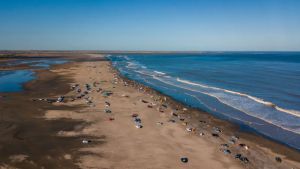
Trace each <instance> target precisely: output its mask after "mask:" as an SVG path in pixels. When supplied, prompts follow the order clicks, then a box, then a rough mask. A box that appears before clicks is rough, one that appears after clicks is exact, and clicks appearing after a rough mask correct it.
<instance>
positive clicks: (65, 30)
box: [0, 0, 300, 51]
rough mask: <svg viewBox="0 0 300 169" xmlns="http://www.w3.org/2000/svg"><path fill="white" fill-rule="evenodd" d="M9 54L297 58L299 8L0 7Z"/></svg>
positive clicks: (146, 0)
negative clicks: (229, 53) (243, 53)
mask: <svg viewBox="0 0 300 169" xmlns="http://www.w3.org/2000/svg"><path fill="white" fill-rule="evenodd" d="M4 49H41V50H42V49H44V50H194V51H207V50H222V51H224V50H298V51H300V0H205V1H204V0H0V50H4Z"/></svg>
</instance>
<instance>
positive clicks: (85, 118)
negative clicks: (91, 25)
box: [0, 58, 300, 168]
mask: <svg viewBox="0 0 300 169" xmlns="http://www.w3.org/2000/svg"><path fill="white" fill-rule="evenodd" d="M96 60H104V59H103V58H102V59H100V58H89V59H82V60H81V61H80V59H78V60H76V61H74V62H72V63H70V62H69V63H66V64H62V65H54V66H51V67H50V69H49V71H51V72H52V73H54V74H57V75H58V76H61V78H62V79H65V80H66V79H67V80H66V81H64V80H63V82H61V84H62V85H63V86H64V90H59V89H60V88H61V86H58V87H57V88H55V89H54V90H59V91H57V92H55V93H50V94H51V95H52V97H53V96H54V95H55V96H57V95H65V96H66V97H67V101H66V102H65V103H63V104H59V103H55V104H53V105H52V104H51V105H50V107H51V108H50V107H44V109H43V110H44V112H45V115H44V116H45V117H44V118H45V120H46V121H51V122H53V123H55V121H57V120H58V121H60V120H67V121H69V120H70V123H71V124H70V125H69V129H66V128H64V127H63V126H61V127H62V128H57V129H55V131H54V133H53V134H55V132H56V133H57V134H58V135H57V136H56V137H58V138H61V137H63V138H65V139H70V137H71V139H70V140H69V141H70V142H69V143H68V144H70V145H69V146H70V147H72V148H71V149H73V150H67V149H68V148H66V150H65V151H64V152H68V153H65V154H62V153H61V152H60V153H59V152H57V153H58V154H59V156H62V155H66V154H67V158H66V159H64V160H62V161H59V163H62V164H65V165H66V164H68V165H71V163H72V164H73V165H75V164H76V166H80V167H82V168H89V167H92V166H93V165H94V164H92V163H93V162H94V163H96V164H98V165H99V164H102V165H104V166H108V168H113V166H115V164H112V163H113V161H114V160H115V157H114V158H113V159H111V157H110V155H109V156H107V154H110V153H111V152H106V150H102V149H105V148H104V147H105V145H106V144H109V145H110V143H109V142H113V143H114V146H116V145H115V142H116V140H115V138H114V136H111V135H110V134H108V133H106V132H105V131H106V130H108V131H110V130H111V128H112V131H111V132H112V133H115V132H116V134H118V132H117V131H115V126H111V125H112V124H108V123H110V122H107V121H106V120H104V119H105V118H107V117H106V115H103V114H102V110H103V107H102V105H98V104H99V101H100V102H103V101H104V100H106V99H104V100H103V99H102V97H101V98H99V99H98V98H96V97H99V96H98V94H97V93H95V94H96V95H92V94H91V95H92V96H91V97H92V98H93V99H95V100H97V101H95V102H97V105H95V106H96V107H95V108H93V107H89V106H86V105H83V103H82V102H81V101H80V100H78V101H75V102H72V101H69V99H70V98H72V97H73V96H74V93H72V91H70V89H69V84H74V83H77V82H76V81H77V80H78V79H79V81H80V79H85V80H83V81H81V83H82V85H83V84H84V82H87V81H89V82H92V81H93V79H95V76H93V75H96V74H97V71H99V72H101V73H99V75H97V76H105V77H99V78H100V79H101V78H105V79H111V80H112V82H113V80H115V79H114V78H116V77H117V78H119V79H118V84H113V83H110V81H108V82H100V83H103V84H101V85H100V86H102V85H104V86H106V88H110V89H111V90H115V91H114V92H116V93H117V94H118V95H120V96H118V97H122V96H121V93H122V92H126V91H127V90H128V91H132V92H133V91H135V92H136V93H130V92H129V95H136V97H137V98H141V99H142V98H147V101H149V100H150V99H151V97H150V95H156V96H159V97H161V99H162V100H164V97H166V100H167V101H166V104H167V108H166V110H165V112H164V113H159V111H157V110H155V108H147V107H145V103H140V101H139V102H138V101H136V100H135V101H133V100H132V101H133V102H134V103H135V104H137V105H138V107H144V108H143V109H145V111H146V110H147V111H151V112H152V113H153V112H157V113H158V115H155V116H159V117H157V118H155V119H159V118H162V119H165V120H168V119H170V118H174V119H175V120H176V122H175V125H178V126H179V128H180V129H181V131H180V130H178V129H177V128H178V127H175V128H176V130H175V131H176V132H179V133H182V132H183V135H180V138H181V137H183V138H184V139H192V140H193V141H195V143H197V140H196V139H199V141H200V143H201V144H200V145H199V146H200V147H201V145H202V144H204V143H205V144H206V143H209V145H210V146H209V147H212V148H213V147H214V148H213V149H216V150H213V149H211V150H210V151H212V152H214V153H213V156H214V157H218V158H222V159H223V158H224V159H226V160H225V161H226V162H224V159H223V160H221V161H222V162H221V163H220V164H223V167H224V166H225V167H224V168H230V167H229V166H232V165H233V166H235V167H233V168H239V167H242V168H244V167H246V168H262V167H264V166H269V167H274V166H275V167H274V168H282V167H285V166H290V165H292V166H294V165H295V166H299V159H300V158H299V157H300V156H299V152H294V150H291V149H290V148H288V147H286V146H284V145H281V144H278V143H275V142H274V141H271V140H267V139H266V138H263V137H261V136H257V135H254V134H251V133H245V132H241V131H239V129H238V126H237V125H235V124H232V123H230V122H228V121H224V120H222V119H217V118H216V117H214V116H212V115H211V114H209V113H206V112H203V111H199V110H196V109H190V108H188V112H189V113H177V115H179V116H182V117H183V118H184V119H185V120H183V121H181V120H179V118H178V117H173V116H172V115H171V114H170V113H171V111H172V109H174V108H177V109H181V110H182V109H183V107H186V106H185V105H183V104H182V103H179V102H178V101H176V100H173V99H172V98H170V97H168V96H165V95H163V94H162V93H159V92H158V91H156V90H154V89H151V88H149V87H147V86H144V85H142V84H139V83H138V82H136V81H132V80H130V79H127V78H126V77H121V76H116V77H114V73H115V74H116V75H117V70H116V69H115V68H113V67H112V66H111V65H110V64H109V62H108V61H96ZM98 64H99V65H102V66H108V67H107V69H106V68H103V67H99V65H98ZM79 68H85V69H89V70H90V71H94V69H95V73H96V74H86V76H89V77H84V76H83V74H82V73H83V72H78V70H80V69H79ZM98 69H99V70H98ZM53 70H54V72H53ZM82 71H84V70H82ZM105 71H106V72H105ZM45 72H46V71H45ZM109 72H110V74H109ZM41 73H43V71H42V72H41ZM37 75H41V74H40V73H37ZM47 78H49V77H47V76H45V77H43V76H38V77H37V79H36V80H33V81H31V82H29V83H27V84H26V85H25V88H26V91H25V93H31V94H30V95H29V96H24V97H25V98H30V97H32V96H35V95H34V94H32V92H33V93H35V91H40V90H47V91H48V90H50V91H51V90H53V89H52V88H51V87H50V86H51V85H47V84H46V83H45V82H46V81H47V80H49V79H47ZM76 79H77V80H76ZM56 80H57V79H56ZM98 80H99V79H98ZM36 81H40V82H41V83H40V84H38V85H37V86H35V85H34V84H35V83H36V84H37V83H38V82H36ZM43 81H44V82H43ZM79 81H78V82H79ZM124 82H126V83H128V86H123V85H124ZM54 84H55V85H57V84H56V83H55V81H54ZM131 84H132V87H133V89H131V87H130V86H131ZM45 85H46V86H48V88H47V87H45ZM52 85H53V83H52ZM55 85H54V86H55ZM38 86H40V88H41V89H38V88H39V87H38ZM113 87H115V88H113ZM140 87H143V88H145V89H147V92H139V91H137V89H138V88H140ZM119 88H120V89H119ZM93 90H94V89H93ZM123 90H124V91H123ZM40 92H41V91H40ZM93 92H94V91H93ZM21 93H23V92H21ZM35 94H38V93H35ZM12 95H14V94H12ZM16 95H18V94H16ZM43 95H44V96H45V97H49V96H48V95H47V94H45V93H44V94H43ZM156 96H154V97H156ZM118 97H117V96H114V94H113V96H112V97H111V96H109V97H108V99H110V100H112V101H111V103H112V104H113V105H114V104H115V102H116V103H117V104H122V102H120V101H118V99H122V101H124V102H125V101H126V102H127V101H128V100H129V101H131V99H134V98H131V97H129V99H126V98H118ZM25 100H26V99H25ZM77 102H79V103H77ZM149 102H152V101H149ZM26 103H27V104H30V102H28V101H27V102H26ZM37 103H39V102H37ZM39 104H40V103H39ZM41 104H42V105H43V104H44V103H41ZM47 104H48V103H47ZM101 104H102V103H101ZM123 104H124V103H123ZM137 105H135V107H136V106H137ZM146 105H147V104H146ZM57 106H58V107H63V108H62V109H61V110H60V109H57ZM123 106H125V107H126V105H123ZM112 107H113V106H112ZM127 107H128V110H127V109H126V110H127V111H129V112H132V109H134V108H133V105H131V106H129V105H128V106H127ZM154 107H155V106H154ZM113 108H114V107H113ZM96 109H97V110H96ZM143 109H141V108H140V109H139V111H144V110H143ZM99 110H100V111H99ZM90 111H92V112H90ZM93 111H95V112H93ZM119 111H121V109H120V108H119V107H118V106H117V107H116V114H115V116H116V119H115V120H114V121H113V122H111V123H115V122H117V121H118V118H120V119H121V118H122V119H128V117H127V116H124V117H123V114H124V112H122V113H121V112H119ZM78 112H88V114H87V115H85V113H83V114H82V113H79V114H78ZM100 112H101V113H100ZM129 112H128V113H129ZM99 113H100V114H99ZM113 113H114V111H113ZM42 114H43V112H41V113H40V115H42ZM102 116H104V117H102ZM119 116H120V117H119ZM144 116H145V117H144ZM144 116H142V117H143V118H142V120H144V119H145V120H146V122H145V123H148V120H147V115H144ZM160 116H162V117H160ZM33 117H34V116H32V117H27V118H33ZM98 118H100V119H98ZM103 118H104V119H103ZM148 118H150V117H148ZM199 119H200V120H201V121H202V122H201V124H199ZM95 120H96V121H95ZM103 120H104V121H103ZM149 120H150V121H151V118H150V119H149ZM78 121H79V124H76V122H78ZM203 121H205V123H203ZM74 122H75V124H72V123H74ZM118 122H119V121H118ZM184 122H187V124H188V125H191V126H192V127H194V128H201V131H202V132H205V135H204V136H199V133H198V134H197V133H196V132H195V133H191V132H186V131H185V130H186V128H187V125H183V124H182V123H184ZM119 123H122V124H123V123H124V125H125V124H126V125H127V121H126V122H119ZM128 123H129V126H131V125H133V124H132V122H130V121H129V122H128ZM96 124H97V126H95V125H96ZM98 125H104V126H103V128H104V129H103V128H101V126H98ZM106 125H107V126H106ZM115 125H118V124H115ZM165 125H166V126H165ZM169 125H171V124H169V123H168V122H167V121H166V122H164V125H162V128H164V127H166V128H167V129H168V130H173V128H174V126H169ZM206 125H209V127H205V126H206ZM49 127H50V126H49ZM99 127H100V128H99ZM213 127H217V128H218V129H220V130H221V131H222V132H220V133H218V134H219V137H218V138H214V137H213V136H211V135H210V134H211V133H212V128H213ZM32 129H34V128H32ZM167 129H159V130H162V131H164V130H167ZM134 130H135V129H134ZM137 130H139V129H137ZM143 130H144V128H142V129H141V130H140V131H141V132H143ZM145 130H147V131H148V129H147V126H145ZM149 130H150V129H149ZM153 130H157V129H155V128H154V129H153ZM95 131H97V132H99V134H97V133H95ZM128 131H130V132H132V131H131V129H128ZM150 131H151V130H150ZM134 132H136V131H134ZM151 132H152V131H151ZM153 132H154V131H153ZM165 132H166V131H164V132H163V133H160V134H162V135H163V136H164V137H166V138H167V137H171V136H170V135H169V134H165ZM193 132H194V131H193ZM167 133H168V132H167ZM119 134H120V133H119ZM139 134H140V135H143V133H139ZM144 134H145V133H144ZM102 135H103V137H102ZM232 135H238V136H239V137H240V138H239V139H238V140H239V141H238V143H237V144H236V147H235V148H236V149H233V150H232V152H231V155H229V157H228V156H227V155H223V152H222V151H220V148H222V150H223V149H224V147H220V144H223V143H226V142H227V141H228V138H229V137H230V136H232ZM155 136H157V135H155ZM47 137H48V136H47ZM110 137H112V138H110ZM118 137H120V138H123V137H125V136H123V135H122V134H121V135H119V136H118ZM132 137H135V136H132ZM145 137H148V136H145ZM199 137H200V138H199ZM83 138H89V139H91V140H93V142H92V144H90V145H89V146H87V147H85V145H82V144H81V143H80V139H83ZM176 138H178V137H176ZM124 139H126V140H127V139H129V140H130V141H134V139H133V140H131V139H130V138H124ZM149 139H150V138H149ZM157 139H159V138H157ZM142 140H143V139H142ZM201 140H203V142H202V141H201ZM250 140H258V141H257V142H255V141H250ZM127 141H128V140H127ZM152 141H154V140H152ZM181 141H186V140H181ZM94 142H95V143H94ZM117 143H119V142H117ZM150 143H151V142H150ZM239 143H243V144H244V143H245V144H246V145H247V146H249V148H250V149H249V150H247V151H246V150H244V149H242V150H241V147H239V146H238V144H239ZM55 144H57V145H59V143H55ZM119 144H120V143H119ZM137 144H139V143H137ZM145 144H146V143H145ZM169 144H171V145H172V143H169ZM122 145H123V143H122ZM122 145H119V146H120V147H122ZM155 145H156V144H155ZM157 145H159V144H157ZM162 145H168V144H167V143H165V142H164V143H162ZM192 145H193V144H192ZM195 145H196V144H195ZM103 146H104V147H103ZM114 146H107V147H108V148H113V147H114ZM141 146H142V145H141ZM230 147H231V145H230ZM233 147H234V146H233ZM275 147H276V149H275ZM61 148H62V149H65V148H64V147H61ZM93 148H94V149H96V150H92V149H93ZM131 148H134V146H133V147H131ZM161 148H162V147H161ZM202 148H204V147H202ZM271 148H273V150H275V152H276V153H273V152H272V151H273V150H272V149H271ZM20 149H21V148H20ZM128 149H130V147H128ZM256 149H257V150H259V151H258V152H255V153H253V152H252V151H253V150H256ZM78 150H79V151H78ZM103 151H104V152H103ZM123 151H124V153H125V152H127V153H129V152H128V151H130V150H127V149H124V150H123ZM134 151H135V150H134ZM137 151H138V150H137ZM238 151H242V152H243V153H245V154H246V155H247V157H249V161H250V162H249V163H247V164H243V163H242V162H239V160H237V159H234V157H232V156H234V155H235V153H237V152H238ZM70 152H71V153H70ZM208 152H209V151H208ZM78 153H79V154H78ZM98 153H100V155H97V154H98ZM137 153H138V152H137ZM190 153H192V154H193V153H194V152H190ZM251 153H252V154H251ZM277 153H279V154H281V155H279V156H280V157H281V159H282V160H283V161H282V163H277V162H276V161H275V159H274V158H275V157H276V156H277ZM142 154H144V153H142ZM129 155H130V154H129ZM248 155H249V156H248ZM145 156H147V157H148V156H149V154H145ZM223 156H224V157H223ZM256 156H257V157H256ZM265 156H266V157H265ZM285 156H286V157H285ZM2 157H3V158H4V156H2ZM69 157H70V158H69ZM254 157H256V158H254ZM102 158H108V160H106V161H103V159H102ZM119 158H120V159H122V160H124V159H126V158H125V157H122V158H121V157H118V158H117V159H118V160H120V159H119ZM203 158H204V159H205V158H206V157H205V156H203ZM257 158H261V159H257ZM28 159H30V158H27V160H28ZM97 159H98V160H99V161H91V160H97ZM35 160H36V159H35ZM60 160H61V159H60ZM110 160H112V161H111V162H110ZM176 160H178V159H175V161H176ZM191 160H192V161H191V163H192V165H194V164H193V161H194V160H195V159H193V156H192V157H191ZM228 160H229V161H228ZM293 160H298V161H297V163H295V162H292V161H293ZM33 161H34V160H33ZM38 161H39V160H38ZM65 161H67V163H66V162H65ZM214 161H220V160H218V159H214ZM264 161H266V162H264ZM25 162H26V160H25ZM70 162H71V163H70ZM115 162H116V161H115ZM162 162H163V161H162ZM162 162H159V164H160V165H162V166H163V164H161V163H162ZM23 163H24V161H23V162H22V164H23ZM150 163H151V161H150ZM150 163H148V164H150ZM171 163H172V162H171ZM171 163H170V165H172V164H171ZM254 163H255V164H254ZM41 164H42V163H41ZM120 164H123V162H120ZM133 164H139V162H136V161H135V162H133ZM175 164H176V165H177V167H184V165H183V166H180V164H178V163H176V162H175ZM208 164H209V163H208ZM53 165H55V162H54V161H53ZM128 165H129V166H130V165H131V164H128ZM160 165H159V166H160ZM178 165H179V166H178ZM188 165H189V164H188ZM272 165H273V166H272ZM0 166H1V164H0ZM115 167H116V168H118V166H115ZM119 167H120V166H119ZM131 167H132V166H131ZM190 167H191V166H190ZM104 168H105V167H104ZM175 168H176V167H175ZM192 168H193V167H192Z"/></svg>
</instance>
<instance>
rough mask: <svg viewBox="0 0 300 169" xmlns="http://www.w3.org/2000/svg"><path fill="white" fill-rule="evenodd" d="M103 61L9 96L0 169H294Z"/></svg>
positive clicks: (287, 156)
mask: <svg viewBox="0 0 300 169" xmlns="http://www.w3.org/2000/svg"><path fill="white" fill-rule="evenodd" d="M103 56H104V55H90V58H89V59H85V60H81V61H78V60H76V61H74V62H70V63H67V64H63V65H55V66H53V67H51V69H50V70H44V71H41V72H39V73H38V75H39V76H38V79H37V80H34V81H32V82H30V83H28V84H26V90H25V91H24V92H23V93H22V94H18V93H14V94H7V98H5V99H4V101H2V102H1V103H0V104H1V109H0V111H1V112H4V113H2V121H3V122H2V123H1V128H2V129H4V128H5V130H6V132H1V138H2V139H1V146H0V157H1V159H2V163H1V164H0V166H1V167H0V168H90V169H92V168H99V169H136V168H145V169H165V168H170V169H171V168H172V169H174V168H178V169H179V168H191V169H199V168H211V169H222V168H228V169H237V168H266V169H267V168H270V169H271V168H272V169H273V168H282V169H283V168H290V169H291V168H294V169H296V168H300V163H299V161H300V160H299V159H300V155H299V152H297V151H295V150H292V149H290V148H288V147H285V146H283V145H280V144H278V143H275V142H272V141H269V140H266V139H265V138H262V137H260V136H257V135H253V134H250V133H244V132H240V131H239V129H238V127H237V126H235V125H233V124H231V123H229V122H226V121H223V120H220V119H216V118H214V117H212V116H211V115H209V114H207V113H205V112H200V111H198V110H194V109H190V108H188V107H185V106H184V105H181V104H179V103H177V102H175V101H173V100H172V99H170V98H169V97H166V96H163V95H161V94H159V93H158V92H156V91H153V90H152V89H150V88H147V87H145V86H142V85H139V84H137V83H134V82H132V81H130V80H127V79H124V78H122V77H120V76H119V75H118V72H116V71H115V70H114V69H112V67H111V65H110V63H109V62H108V61H106V60H103V58H102V57H103ZM60 96H64V97H62V99H61V102H53V103H47V102H48V101H49V100H45V99H44V98H55V99H57V98H58V97H60ZM8 98H12V99H14V100H15V101H17V102H18V104H19V105H20V106H22V107H24V108H23V109H22V110H20V106H18V107H16V106H14V104H15V103H13V102H12V101H11V99H8ZM25 112H26V113H29V114H24V113H25ZM12 113H13V114H12ZM2 131H3V130H2ZM8 133H9V134H8ZM279 159H280V160H279ZM185 160H186V161H185Z"/></svg>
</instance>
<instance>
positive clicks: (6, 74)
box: [0, 59, 67, 92]
mask: <svg viewBox="0 0 300 169" xmlns="http://www.w3.org/2000/svg"><path fill="white" fill-rule="evenodd" d="M66 62H67V61H66V60H63V59H27V60H18V61H11V62H6V63H2V64H3V65H10V66H16V65H20V64H28V65H30V66H31V68H32V69H31V70H9V71H0V92H18V91H22V90H23V84H24V83H26V82H29V81H31V80H33V79H35V74H34V72H33V71H32V70H34V69H47V68H49V67H50V66H51V65H54V64H63V63H66Z"/></svg>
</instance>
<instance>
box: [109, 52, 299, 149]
mask: <svg viewBox="0 0 300 169" xmlns="http://www.w3.org/2000/svg"><path fill="white" fill-rule="evenodd" d="M109 58H110V59H111V61H112V63H113V65H114V66H115V67H116V68H117V69H119V70H120V72H121V73H122V74H123V75H125V76H127V77H128V78H131V79H133V80H137V81H139V82H141V83H143V84H146V85H148V86H151V87H153V88H155V89H156V90H158V91H160V92H162V93H164V94H167V95H169V96H172V97H173V98H175V99H176V100H179V101H181V102H183V103H185V104H187V105H189V106H191V107H195V108H199V109H202V110H206V111H207V112H209V113H211V114H213V115H215V116H218V117H220V118H224V119H227V120H230V121H232V122H234V123H237V124H240V125H241V126H242V127H243V128H244V129H249V130H251V131H255V132H258V133H260V134H262V135H264V136H267V137H269V138H271V139H274V140H276V141H279V142H281V143H284V144H287V145H289V146H291V147H294V148H296V149H299V150H300V53H299V52H262V53H254V52H227V53H202V54H180V55H179V54H178V55H174V54H173V55H172V54H167V55H139V54H137V55H123V56H120V55H118V56H117V55H114V56H110V57H109Z"/></svg>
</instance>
